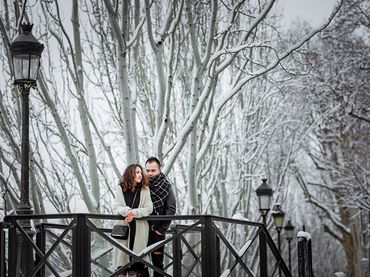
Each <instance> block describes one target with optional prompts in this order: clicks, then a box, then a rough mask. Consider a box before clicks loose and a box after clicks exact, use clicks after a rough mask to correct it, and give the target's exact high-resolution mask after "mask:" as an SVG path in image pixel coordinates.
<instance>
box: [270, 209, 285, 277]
mask: <svg viewBox="0 0 370 277" xmlns="http://www.w3.org/2000/svg"><path fill="white" fill-rule="evenodd" d="M271 215H272V217H273V218H274V225H275V228H276V231H277V233H278V249H279V253H280V255H281V243H280V232H281V230H282V229H283V225H284V216H285V213H284V212H283V211H282V209H281V207H280V204H276V205H275V206H274V208H273V209H272V212H271ZM279 276H281V271H280V268H279Z"/></svg>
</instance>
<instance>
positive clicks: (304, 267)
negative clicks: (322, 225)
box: [297, 232, 313, 277]
mask: <svg viewBox="0 0 370 277" xmlns="http://www.w3.org/2000/svg"><path fill="white" fill-rule="evenodd" d="M307 236H310V235H309V234H308V233H306V232H298V235H297V239H298V277H313V272H312V250H311V238H308V237H307Z"/></svg>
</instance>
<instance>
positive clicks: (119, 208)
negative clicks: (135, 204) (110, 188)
mask: <svg viewBox="0 0 370 277" xmlns="http://www.w3.org/2000/svg"><path fill="white" fill-rule="evenodd" d="M129 210H131V208H130V207H128V206H127V205H126V203H125V199H124V197H123V192H122V188H121V186H117V187H116V192H115V196H114V204H113V212H114V213H115V214H120V215H122V216H127V213H128V211H129Z"/></svg>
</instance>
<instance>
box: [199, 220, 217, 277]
mask: <svg viewBox="0 0 370 277" xmlns="http://www.w3.org/2000/svg"><path fill="white" fill-rule="evenodd" d="M216 237H217V236H216V230H215V228H214V227H213V224H212V217H211V216H209V215H205V216H203V228H202V276H205V277H209V276H219V274H218V272H217V269H218V268H219V266H218V265H217V250H216V249H217V248H216V247H217V239H216Z"/></svg>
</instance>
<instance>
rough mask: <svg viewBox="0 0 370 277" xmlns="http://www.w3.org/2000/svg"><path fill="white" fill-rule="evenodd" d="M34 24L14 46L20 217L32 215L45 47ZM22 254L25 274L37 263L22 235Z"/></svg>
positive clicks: (26, 223)
mask: <svg viewBox="0 0 370 277" xmlns="http://www.w3.org/2000/svg"><path fill="white" fill-rule="evenodd" d="M32 27H33V24H22V31H21V33H20V34H19V35H18V36H17V37H16V38H15V39H14V40H13V41H12V43H11V44H10V55H11V57H12V64H13V72H14V84H15V85H16V88H17V89H18V91H19V93H20V94H21V95H22V145H21V158H22V162H21V185H20V190H21V196H20V201H19V205H18V207H17V214H20V215H22V214H32V213H33V211H32V208H31V204H30V200H29V99H28V96H29V93H30V89H31V87H33V88H34V87H36V79H37V73H38V69H39V66H40V58H41V53H42V51H43V49H44V46H43V45H42V44H41V43H39V42H38V41H37V39H36V38H35V37H34V36H33V35H32V33H31V32H32ZM20 225H21V227H22V228H23V229H24V230H25V231H26V233H27V234H28V235H29V236H30V237H31V238H32V236H33V231H32V230H31V225H30V221H29V220H21V221H20ZM18 251H20V253H21V270H22V272H23V275H27V273H30V272H31V269H32V264H33V260H31V259H32V248H31V247H30V243H26V241H25V237H24V236H23V235H22V234H21V233H19V244H18Z"/></svg>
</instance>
